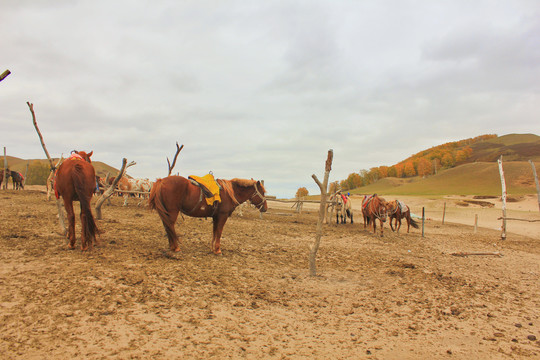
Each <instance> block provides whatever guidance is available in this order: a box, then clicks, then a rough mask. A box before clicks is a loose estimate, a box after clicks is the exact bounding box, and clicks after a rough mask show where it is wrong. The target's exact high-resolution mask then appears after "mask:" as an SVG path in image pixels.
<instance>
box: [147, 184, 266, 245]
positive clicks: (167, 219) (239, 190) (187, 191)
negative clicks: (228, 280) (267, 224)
mask: <svg viewBox="0 0 540 360" xmlns="http://www.w3.org/2000/svg"><path fill="white" fill-rule="evenodd" d="M217 183H218V184H219V186H220V188H221V189H222V191H220V196H221V202H220V203H214V205H213V206H212V205H207V203H206V201H205V199H204V196H203V193H202V190H201V188H200V187H198V186H196V185H194V184H193V183H192V182H191V181H190V180H188V179H186V178H184V177H182V176H169V177H166V178H163V179H158V180H157V181H156V182H155V183H154V186H153V187H152V190H151V192H150V198H149V200H148V203H149V205H150V209H155V210H157V212H158V214H159V217H160V218H161V221H162V223H163V226H164V227H165V231H166V232H167V237H168V238H169V247H170V250H171V251H173V252H175V251H180V247H179V242H178V236H177V235H176V230H175V228H174V224H175V222H176V219H177V218H178V214H179V213H180V212H182V213H183V214H185V215H188V216H192V217H211V218H212V220H213V224H214V225H213V236H212V243H211V249H212V251H213V252H214V254H221V244H220V243H221V233H222V231H223V227H224V226H225V223H226V222H227V219H228V218H229V216H231V214H232V213H233V211H234V209H235V208H236V207H237V206H238V205H240V204H242V203H243V202H245V201H246V200H250V201H251V203H253V205H255V207H256V208H257V209H259V211H260V212H265V211H266V210H267V208H268V206H267V204H266V197H265V192H266V190H265V189H264V186H263V185H262V184H261V182H260V181H256V180H253V179H252V180H246V179H237V178H235V179H232V180H223V179H217Z"/></svg>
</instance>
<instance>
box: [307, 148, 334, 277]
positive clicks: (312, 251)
mask: <svg viewBox="0 0 540 360" xmlns="http://www.w3.org/2000/svg"><path fill="white" fill-rule="evenodd" d="M333 157H334V151H333V150H328V157H327V158H326V166H325V169H324V180H323V183H322V184H321V182H320V181H319V179H317V176H316V175H315V174H313V175H311V177H312V178H313V180H315V182H316V183H317V185H319V189H321V202H320V205H319V220H318V221H317V233H316V235H315V242H314V243H313V244H312V245H311V246H310V248H309V274H310V275H311V276H315V275H317V264H316V258H317V251H318V250H319V245H320V243H321V236H322V225H323V221H324V215H325V212H326V197H327V189H328V177H329V176H330V171H331V170H332V159H333Z"/></svg>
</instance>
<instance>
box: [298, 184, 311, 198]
mask: <svg viewBox="0 0 540 360" xmlns="http://www.w3.org/2000/svg"><path fill="white" fill-rule="evenodd" d="M308 195H309V191H308V189H306V188H305V187H301V188H299V189H298V190H296V198H297V199H299V198H303V197H305V196H308Z"/></svg>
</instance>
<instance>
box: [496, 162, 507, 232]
mask: <svg viewBox="0 0 540 360" xmlns="http://www.w3.org/2000/svg"><path fill="white" fill-rule="evenodd" d="M497 162H498V163H499V174H500V175H501V187H502V196H501V200H502V212H503V219H502V226H501V239H502V240H505V239H506V182H505V181H504V171H503V166H502V155H501V157H500V158H499V160H497Z"/></svg>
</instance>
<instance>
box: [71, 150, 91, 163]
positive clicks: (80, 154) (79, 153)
mask: <svg viewBox="0 0 540 360" xmlns="http://www.w3.org/2000/svg"><path fill="white" fill-rule="evenodd" d="M71 153H72V154H73V153H75V154H77V155H79V156H80V157H82V158H83V160H84V161H86V162H89V163H91V162H92V160H91V159H90V157H91V156H92V154H94V150H92V151H90V152H89V153H86V152H84V151H77V150H73V151H72V152H71Z"/></svg>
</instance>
